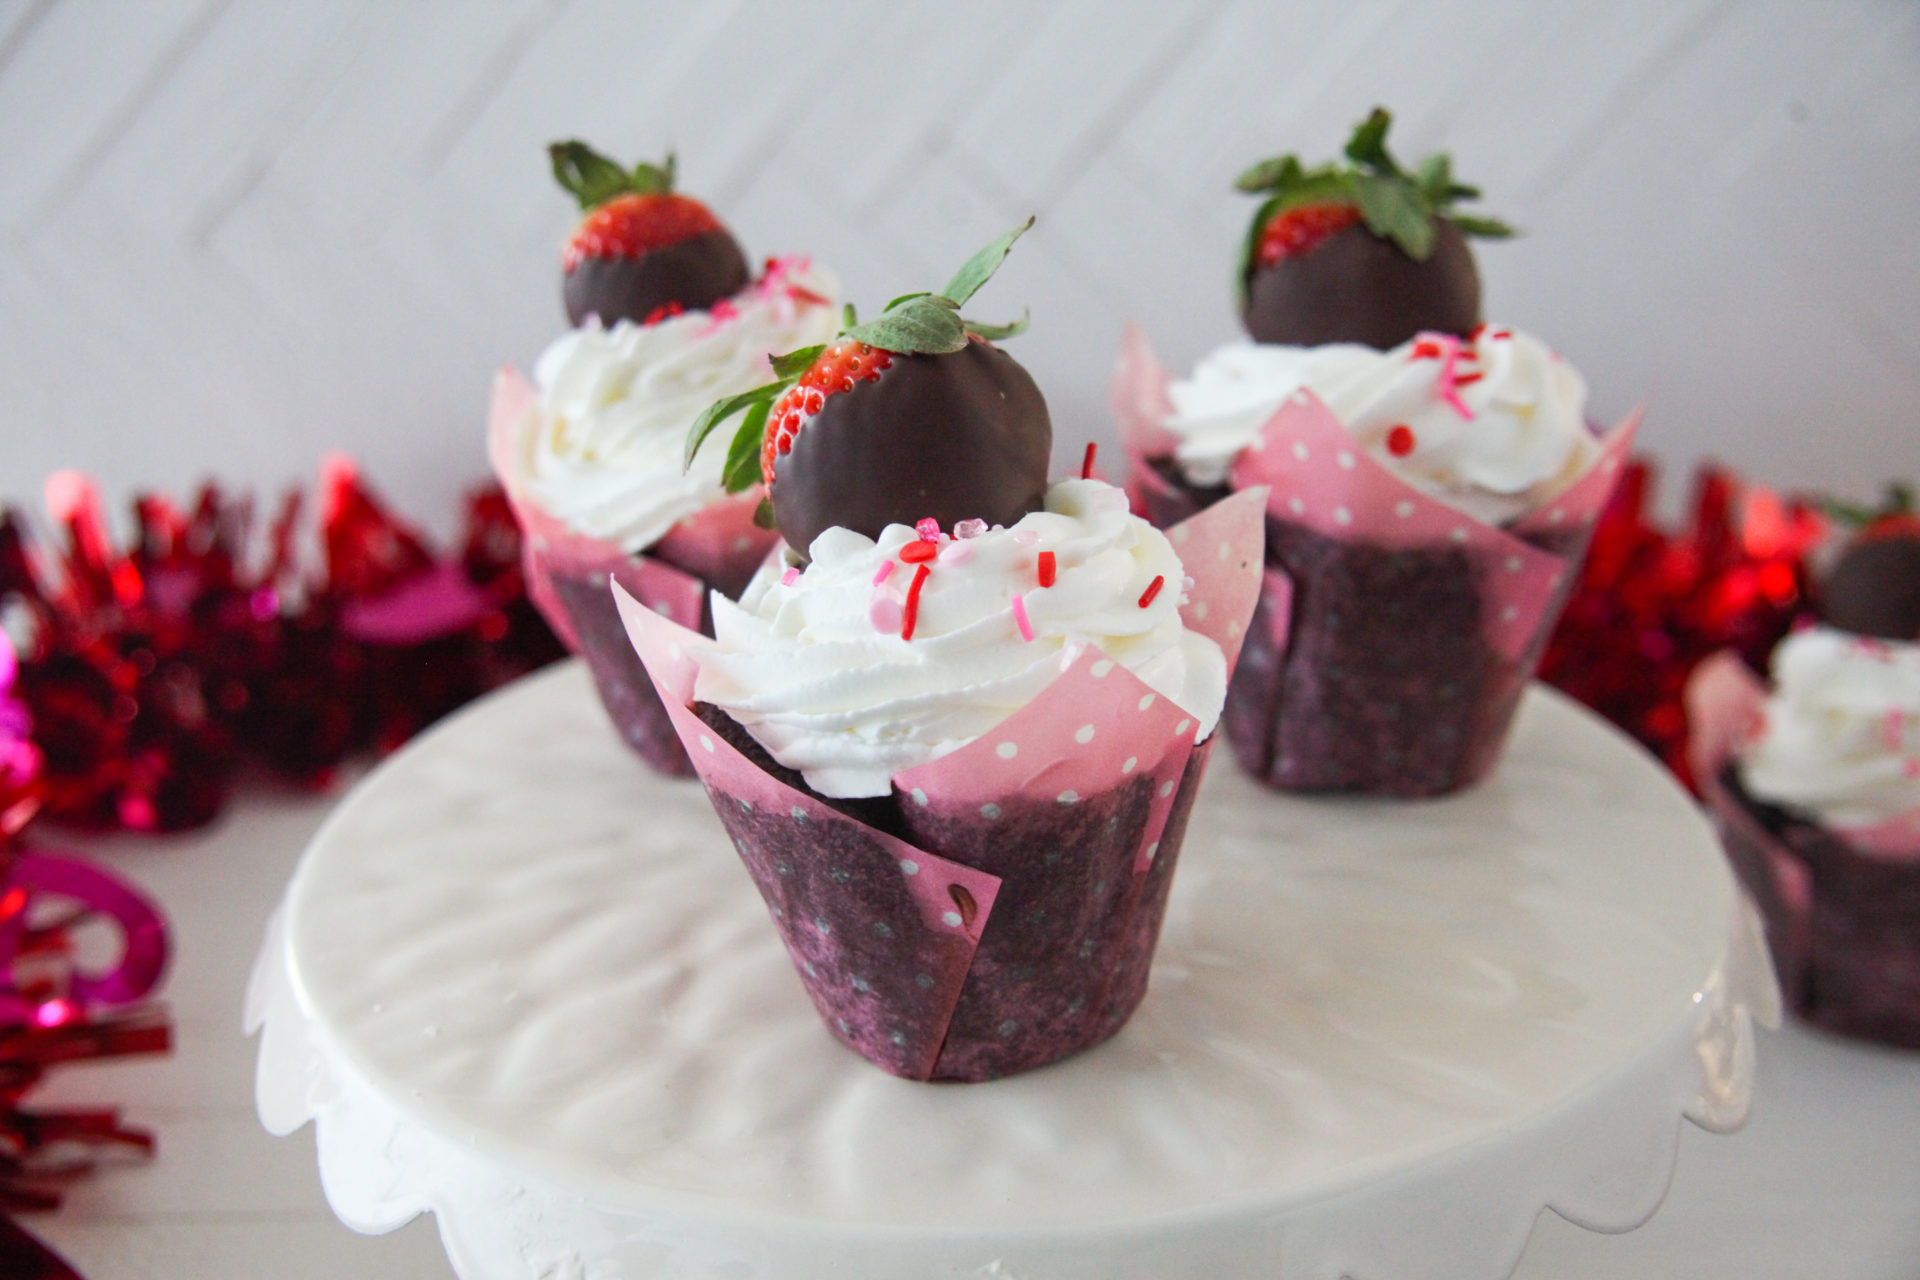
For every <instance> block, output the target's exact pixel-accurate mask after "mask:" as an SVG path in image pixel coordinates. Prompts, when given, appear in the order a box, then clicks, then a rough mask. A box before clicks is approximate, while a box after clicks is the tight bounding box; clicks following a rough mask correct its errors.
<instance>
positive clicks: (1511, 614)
mask: <svg viewBox="0 0 1920 1280" xmlns="http://www.w3.org/2000/svg"><path fill="white" fill-rule="evenodd" d="M1519 616H1520V610H1519V609H1518V608H1516V607H1515V606H1513V605H1508V606H1507V607H1506V608H1504V609H1502V610H1501V611H1500V621H1502V622H1512V621H1513V620H1514V619H1515V618H1517V617H1519Z"/></svg>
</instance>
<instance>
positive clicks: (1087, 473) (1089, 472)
mask: <svg viewBox="0 0 1920 1280" xmlns="http://www.w3.org/2000/svg"><path fill="white" fill-rule="evenodd" d="M1098 447H1099V446H1098V445H1097V444H1096V443H1095V442H1093V441H1092V440H1089V441H1087V456H1086V458H1085V459H1084V460H1083V461H1082V462H1081V463H1080V478H1081V479H1082V480H1091V479H1093V451H1094V450H1095V449H1097V448H1098ZM1041 585H1043V586H1044V585H1045V584H1044V583H1042V584H1041Z"/></svg>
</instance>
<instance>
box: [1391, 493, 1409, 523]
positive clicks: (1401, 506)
mask: <svg viewBox="0 0 1920 1280" xmlns="http://www.w3.org/2000/svg"><path fill="white" fill-rule="evenodd" d="M1393 514H1395V515H1397V516H1399V517H1400V518H1401V519H1402V520H1405V519H1406V518H1407V517H1408V516H1410V515H1412V514H1413V502H1412V501H1411V500H1410V499H1407V498H1402V499H1400V501H1398V502H1396V503H1394V504H1393Z"/></svg>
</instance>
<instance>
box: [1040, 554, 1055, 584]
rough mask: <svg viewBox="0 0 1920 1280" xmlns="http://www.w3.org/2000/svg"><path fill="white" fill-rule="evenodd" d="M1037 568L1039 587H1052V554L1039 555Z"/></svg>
mask: <svg viewBox="0 0 1920 1280" xmlns="http://www.w3.org/2000/svg"><path fill="white" fill-rule="evenodd" d="M1038 568H1039V570H1040V585H1041V586H1043V587H1050V586H1052V585H1053V575H1054V559H1053V552H1051V551H1042V552H1041V553H1040V556H1039V565H1038Z"/></svg>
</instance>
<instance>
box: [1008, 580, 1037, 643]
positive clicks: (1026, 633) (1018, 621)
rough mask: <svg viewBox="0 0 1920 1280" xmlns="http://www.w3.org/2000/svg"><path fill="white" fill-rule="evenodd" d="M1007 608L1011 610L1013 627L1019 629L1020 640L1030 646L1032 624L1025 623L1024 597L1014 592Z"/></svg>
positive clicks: (1025, 606) (1025, 605) (1025, 601)
mask: <svg viewBox="0 0 1920 1280" xmlns="http://www.w3.org/2000/svg"><path fill="white" fill-rule="evenodd" d="M1007 607H1008V608H1010V609H1012V610H1013V625H1014V626H1016V627H1018V628H1019V629H1020V638H1021V639H1022V640H1024V641H1026V642H1027V643H1028V644H1032V643H1033V624H1032V623H1031V622H1028V621H1027V600H1026V597H1025V596H1023V595H1021V594H1020V593H1019V592H1017V591H1016V592H1014V593H1013V600H1012V601H1011V602H1010V603H1009V604H1008V606H1007Z"/></svg>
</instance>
